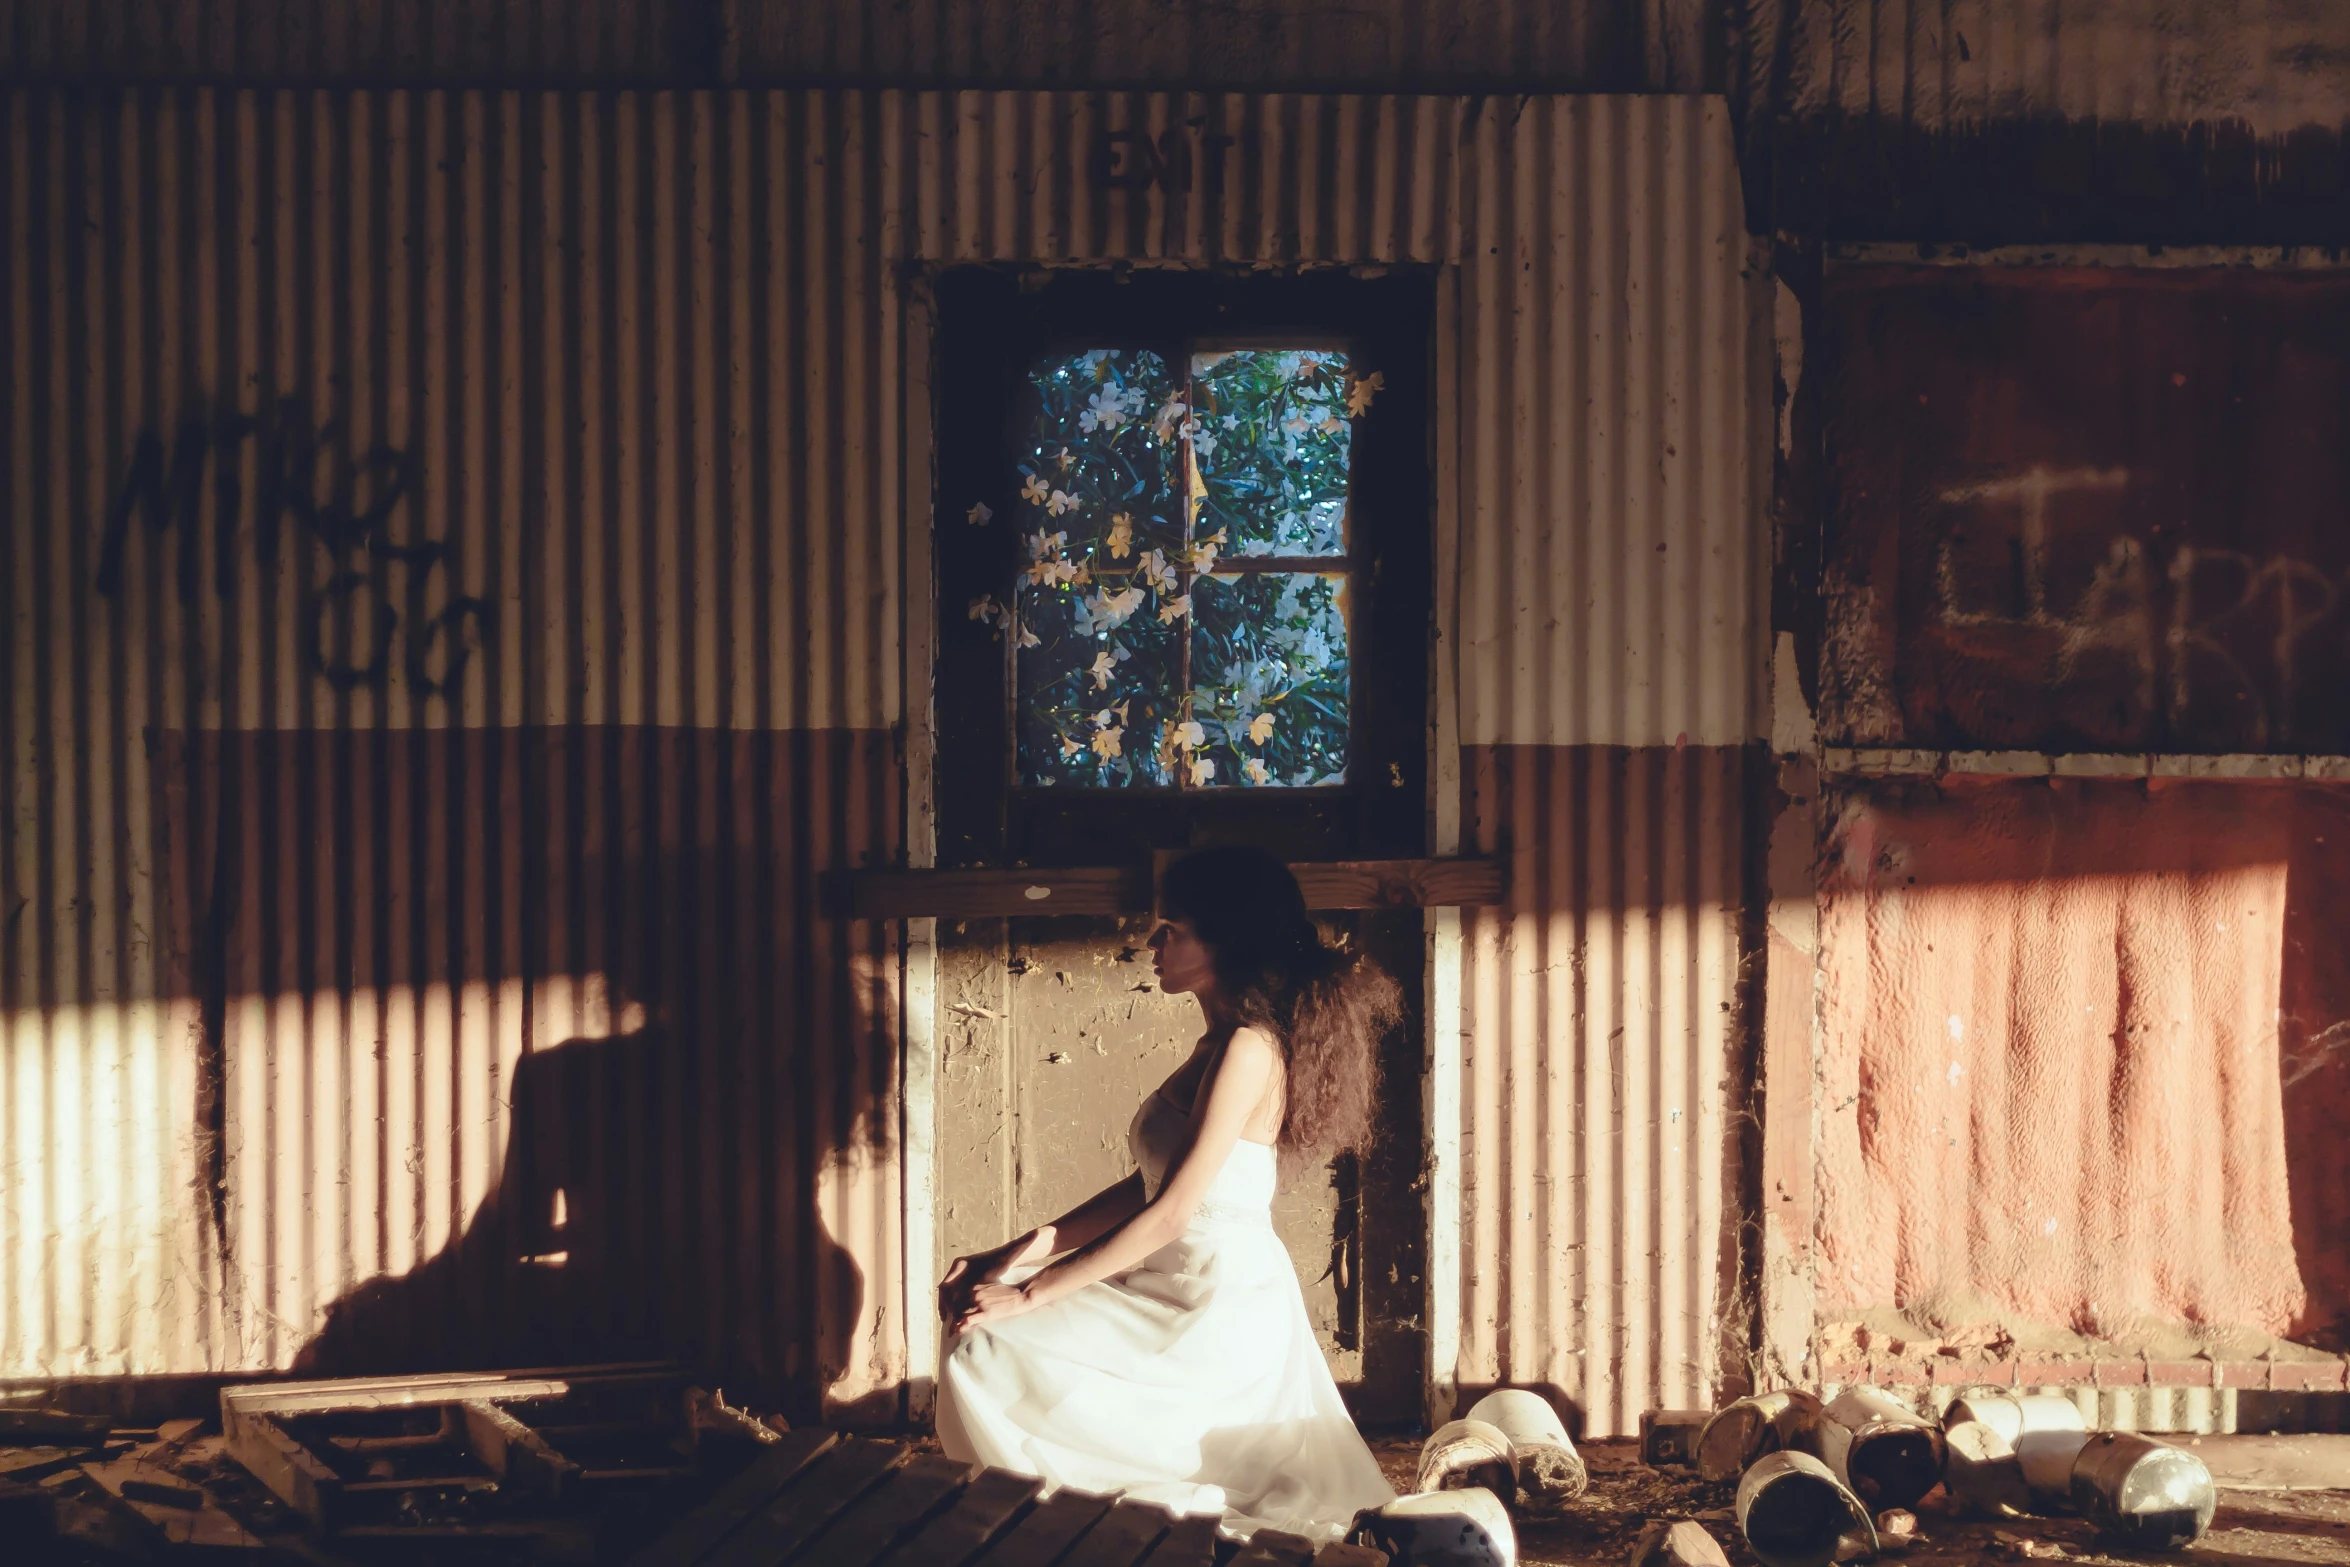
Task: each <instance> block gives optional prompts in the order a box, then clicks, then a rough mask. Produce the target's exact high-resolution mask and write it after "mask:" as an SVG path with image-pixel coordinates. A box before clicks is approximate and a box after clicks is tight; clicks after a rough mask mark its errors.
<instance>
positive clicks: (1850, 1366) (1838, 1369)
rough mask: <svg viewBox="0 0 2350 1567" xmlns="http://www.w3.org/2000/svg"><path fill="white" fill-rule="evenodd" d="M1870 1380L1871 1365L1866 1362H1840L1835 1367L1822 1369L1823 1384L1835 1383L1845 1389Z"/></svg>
mask: <svg viewBox="0 0 2350 1567" xmlns="http://www.w3.org/2000/svg"><path fill="white" fill-rule="evenodd" d="M1868 1379H1869V1363H1868V1362H1867V1361H1865V1360H1847V1361H1840V1362H1838V1363H1837V1364H1835V1365H1832V1366H1822V1367H1821V1368H1820V1380H1821V1381H1823V1382H1835V1383H1839V1384H1841V1385H1842V1386H1845V1387H1851V1386H1852V1385H1853V1384H1854V1383H1857V1382H1866V1381H1867V1380H1868Z"/></svg>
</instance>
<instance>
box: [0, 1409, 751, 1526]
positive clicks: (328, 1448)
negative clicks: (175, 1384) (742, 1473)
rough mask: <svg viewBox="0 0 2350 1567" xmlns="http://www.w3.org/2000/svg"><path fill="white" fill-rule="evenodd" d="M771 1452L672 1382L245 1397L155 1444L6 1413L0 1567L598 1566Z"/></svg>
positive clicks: (145, 1434)
mask: <svg viewBox="0 0 2350 1567" xmlns="http://www.w3.org/2000/svg"><path fill="white" fill-rule="evenodd" d="M780 1440H781V1436H780V1435H779V1433H778V1431H777V1430H776V1429H774V1428H773V1426H772V1425H771V1424H770V1423H769V1422H766V1421H761V1420H759V1419H756V1418H755V1417H753V1416H751V1415H749V1414H747V1413H746V1412H744V1411H742V1410H739V1409H735V1408H732V1407H731V1406H729V1405H727V1404H726V1402H725V1400H724V1399H723V1398H722V1397H721V1396H719V1395H717V1394H713V1393H710V1392H707V1391H705V1390H703V1389H700V1388H697V1387H694V1386H691V1385H690V1384H689V1383H688V1381H687V1379H686V1377H685V1376H684V1374H683V1373H682V1372H680V1371H679V1370H678V1369H677V1368H675V1367H672V1366H665V1365H636V1366H600V1367H588V1368H580V1369H567V1370H555V1371H534V1372H518V1373H465V1374H458V1375H449V1376H424V1377H376V1378H354V1379H346V1380H342V1381H333V1382H270V1383H252V1384H247V1385H243V1386H237V1387H230V1388H226V1389H223V1390H222V1393H221V1396H220V1400H219V1416H218V1419H217V1420H213V1419H205V1418H186V1419H178V1420H173V1421H169V1422H166V1423H164V1424H163V1425H161V1426H160V1427H157V1428H155V1429H124V1428H117V1427H114V1426H112V1425H111V1424H110V1422H109V1421H108V1420H107V1418H106V1417H104V1416H96V1415H82V1414H72V1413H67V1412H64V1411H59V1410H53V1409H40V1408H0V1540H6V1541H7V1542H8V1543H9V1545H10V1546H11V1547H12V1548H13V1550H14V1554H11V1552H9V1551H0V1559H4V1560H7V1561H8V1562H10V1563H11V1564H13V1563H15V1562H17V1561H20V1560H21V1561H28V1562H39V1561H47V1560H55V1561H59V1562H72V1563H106V1562H116V1561H125V1562H127V1561H150V1560H179V1559H183V1558H191V1557H196V1556H202V1557H208V1558H210V1559H213V1560H222V1561H226V1560H244V1561H252V1562H255V1563H259V1562H262V1561H265V1560H267V1561H272V1562H275V1561H283V1560H303V1561H308V1562H312V1563H317V1564H323V1567H331V1564H337V1563H342V1562H346V1561H352V1562H356V1561H365V1560H399V1561H408V1562H427V1561H441V1560H455V1559H460V1558H462V1559H467V1560H480V1559H491V1560H510V1561H518V1562H519V1561H559V1560H579V1561H584V1560H593V1559H597V1558H599V1557H602V1556H611V1555H613V1554H615V1553H616V1552H619V1551H624V1550H625V1549H626V1548H628V1547H630V1546H632V1545H633V1544H635V1543H641V1541H642V1539H644V1538H648V1537H650V1535H651V1534H652V1533H654V1532H655V1531H657V1530H658V1528H659V1527H660V1526H661V1525H662V1524H663V1523H664V1522H665V1521H666V1520H667V1519H668V1518H669V1517H670V1516H671V1515H672V1514H674V1513H676V1512H678V1511H680V1510H682V1509H684V1508H686V1507H689V1506H691V1505H693V1504H694V1503H696V1502H698V1501H700V1500H701V1499H702V1498H703V1497H704V1496H705V1495H706V1494H707V1493H708V1492H709V1491H710V1490H712V1489H715V1487H716V1486H717V1485H718V1484H719V1483H721V1482H723V1480H724V1479H725V1478H726V1477H727V1476H728V1475H730V1474H731V1473H733V1472H734V1470H736V1469H738V1468H740V1467H741V1466H742V1465H743V1464H744V1463H745V1462H747V1461H748V1460H749V1459H750V1458H751V1457H752V1456H754V1455H755V1454H756V1453H758V1452H760V1451H762V1450H764V1449H765V1448H766V1447H767V1446H768V1445H770V1444H773V1443H776V1442H779V1441H780Z"/></svg>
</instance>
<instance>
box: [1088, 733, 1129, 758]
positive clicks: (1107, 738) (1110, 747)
mask: <svg viewBox="0 0 2350 1567" xmlns="http://www.w3.org/2000/svg"><path fill="white" fill-rule="evenodd" d="M1125 744H1126V731H1125V730H1123V729H1099V730H1096V731H1095V732H1094V737H1093V749H1094V754H1095V755H1096V756H1099V757H1100V758H1101V759H1102V760H1103V761H1105V762H1107V761H1110V760H1111V759H1113V758H1115V757H1117V756H1118V755H1120V754H1121V753H1122V752H1123V750H1124V748H1125Z"/></svg>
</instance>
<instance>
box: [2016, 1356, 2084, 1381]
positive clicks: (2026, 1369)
mask: <svg viewBox="0 0 2350 1567" xmlns="http://www.w3.org/2000/svg"><path fill="white" fill-rule="evenodd" d="M2015 1375H2016V1383H2017V1385H2018V1386H2019V1387H2087V1386H2089V1385H2090V1384H2091V1382H2092V1381H2094V1380H2095V1376H2096V1372H2095V1366H2094V1363H2093V1362H2091V1361H2086V1360H2026V1361H2020V1362H2018V1363H2017V1365H2016V1368H2015Z"/></svg>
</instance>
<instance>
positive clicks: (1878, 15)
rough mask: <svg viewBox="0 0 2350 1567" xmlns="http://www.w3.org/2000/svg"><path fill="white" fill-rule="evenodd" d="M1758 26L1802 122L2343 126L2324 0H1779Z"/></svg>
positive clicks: (1783, 97)
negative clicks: (2151, 0)
mask: <svg viewBox="0 0 2350 1567" xmlns="http://www.w3.org/2000/svg"><path fill="white" fill-rule="evenodd" d="M1746 22H1747V26H1748V28H1749V29H1750V32H1749V44H1750V46H1752V47H1754V48H1755V49H1756V50H1757V51H1758V52H1759V53H1760V54H1761V57H1762V58H1763V59H1770V58H1772V55H1773V53H1776V56H1777V63H1778V67H1779V71H1780V77H1779V87H1778V92H1779V94H1780V96H1779V97H1778V99H1777V102H1776V104H1775V108H1776V109H1777V110H1778V111H1779V112H1781V113H1786V114H1792V115H1795V116H1799V117H1802V116H1820V115H1827V114H1842V115H1848V116H1853V117H1856V118H1857V117H1882V118H1884V119H1886V120H1890V121H1897V122H1900V123H1903V124H1907V125H1913V126H1919V127H1923V128H1927V129H1945V128H1951V127H1959V126H1969V125H1973V126H1981V125H1984V124H1988V123H1991V122H1994V121H2000V120H2007V121H2038V122H2040V123H2042V124H2047V123H2049V122H2052V121H2056V120H2086V121H2101V122H2104V123H2105V124H2107V125H2128V124H2136V125H2191V124H2198V123H2201V124H2214V123H2221V122H2234V123H2235V124H2237V125H2240V126H2242V127H2243V128H2244V130H2246V131H2247V132H2249V133H2251V134H2253V135H2259V136H2279V135H2283V134H2286V133H2288V132H2291V131H2294V130H2298V129H2301V128H2303V127H2323V128H2325V129H2329V130H2338V129H2339V128H2340V127H2341V125H2342V121H2343V98H2342V89H2343V85H2344V74H2343V73H2344V58H2345V57H2344V51H2345V49H2346V48H2350V15H2346V14H2345V13H2344V12H2343V10H2342V9H2341V7H2339V6H2335V5H2328V4H2326V3H2324V0H2281V3H2280V0H2168V3H2162V0H2158V3H2155V4H2146V3H2143V0H1890V3H1887V0H1773V3H1768V4H1764V5H1760V6H1755V7H1752V8H1751V9H1750V10H1749V11H1748V13H1747V16H1746ZM1774 39H1776V47H1775V49H1774V43H1773V40H1774Z"/></svg>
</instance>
